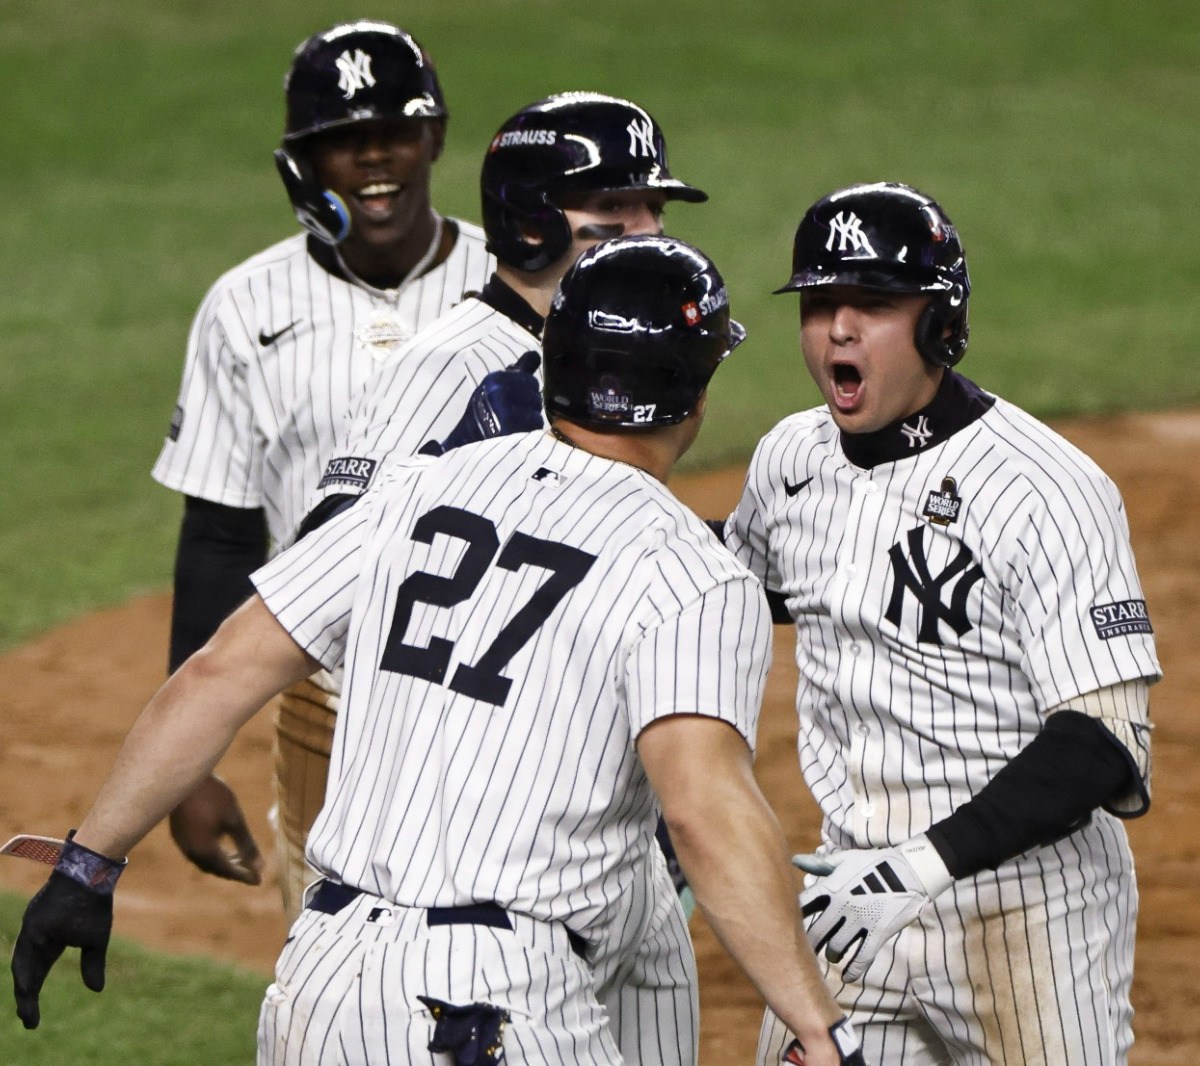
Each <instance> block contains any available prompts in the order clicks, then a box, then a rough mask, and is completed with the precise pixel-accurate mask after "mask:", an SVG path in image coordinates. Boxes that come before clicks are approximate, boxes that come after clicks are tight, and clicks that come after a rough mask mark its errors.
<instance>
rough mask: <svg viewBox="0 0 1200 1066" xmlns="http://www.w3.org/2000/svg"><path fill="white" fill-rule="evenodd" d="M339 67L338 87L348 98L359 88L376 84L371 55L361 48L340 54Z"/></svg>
mask: <svg viewBox="0 0 1200 1066" xmlns="http://www.w3.org/2000/svg"><path fill="white" fill-rule="evenodd" d="M337 68H338V72H339V77H338V88H339V89H341V90H342V93H343V95H344V96H345V97H346V99H347V100H349V99H350V97H352V96H353V95H354V94H355V93H356V92H358V91H359V89H365V88H366V87H367V86H368V85H374V84H375V75H374V74H372V73H371V57H370V56H369V55H367V53H366V52H364V51H363V50H362V49H361V48H356V49H355V50H354V51H353V52H349V51H346V52H343V53H342V54H341V55H340V56H338V57H337Z"/></svg>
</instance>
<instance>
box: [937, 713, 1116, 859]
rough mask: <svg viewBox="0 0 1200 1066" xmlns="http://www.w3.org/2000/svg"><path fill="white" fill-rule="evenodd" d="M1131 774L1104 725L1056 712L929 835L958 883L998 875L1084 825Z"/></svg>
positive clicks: (1078, 715) (1085, 717)
mask: <svg viewBox="0 0 1200 1066" xmlns="http://www.w3.org/2000/svg"><path fill="white" fill-rule="evenodd" d="M1132 773H1133V770H1132V767H1131V765H1130V760H1129V758H1128V756H1126V755H1125V754H1124V752H1123V751H1122V749H1121V746H1120V745H1119V744H1117V743H1114V740H1113V738H1112V735H1111V734H1110V733H1109V731H1108V730H1107V729H1105V728H1104V725H1103V724H1102V723H1101V722H1100V721H1098V720H1097V719H1095V718H1091V717H1089V716H1088V715H1086V714H1083V713H1081V712H1079V711H1070V710H1066V711H1057V712H1055V713H1054V714H1052V715H1050V717H1049V718H1047V719H1046V725H1045V727H1044V728H1043V729H1042V731H1041V732H1040V733H1039V734H1038V735H1037V736H1036V737H1034V738H1033V740H1032V741H1031V742H1030V743H1029V744H1028V746H1026V747H1025V748H1024V749H1023V750H1022V751H1021V752H1019V753H1018V754H1017V756H1016V758H1014V759H1013V760H1012V761H1011V762H1010V763H1008V765H1007V766H1005V767H1004V768H1003V769H1001V770H1000V771H999V772H998V773H997V774H996V776H995V777H993V778H992V779H991V781H989V782H988V783H987V784H986V785H985V786H984V787H983V788H982V789H981V790H980V791H979V792H978V793H977V794H976V795H975V796H974V797H973V798H972V799H971V800H970V801H969V802H967V803H964V804H963V805H962V806H961V807H959V808H958V810H956V811H955V812H954V813H953V814H952V815H950V817H949V818H945V819H943V820H942V821H940V822H937V823H936V824H934V825H933V826H931V827H930V829H929V838H930V840H931V841H932V842H933V845H934V847H935V848H937V850H938V853H939V854H940V855H941V857H942V859H943V860H944V861H945V863H946V868H947V869H948V870H949V871H950V873H951V874H952V875H953V876H954V877H956V878H958V877H968V876H970V875H971V874H976V873H978V872H979V871H980V870H994V869H996V867H997V866H999V865H1000V864H1001V863H1002V862H1005V861H1006V860H1008V859H1011V858H1013V857H1014V856H1016V855H1020V854H1021V853H1022V852H1024V851H1028V850H1029V849H1030V848H1033V847H1038V846H1041V845H1043V844H1050V843H1053V842H1054V841H1055V840H1060V839H1062V838H1063V837H1064V836H1066V835H1067V834H1068V833H1071V832H1073V831H1074V830H1076V829H1078V828H1080V827H1081V826H1083V825H1085V824H1086V823H1087V821H1088V819H1089V818H1090V817H1091V814H1092V811H1093V810H1095V809H1096V808H1097V807H1099V806H1100V805H1101V804H1102V803H1105V802H1106V801H1107V800H1109V799H1111V798H1112V797H1113V796H1115V795H1117V794H1118V793H1119V792H1120V791H1121V790H1122V789H1124V788H1127V787H1128V786H1129V779H1130V775H1131V774H1132Z"/></svg>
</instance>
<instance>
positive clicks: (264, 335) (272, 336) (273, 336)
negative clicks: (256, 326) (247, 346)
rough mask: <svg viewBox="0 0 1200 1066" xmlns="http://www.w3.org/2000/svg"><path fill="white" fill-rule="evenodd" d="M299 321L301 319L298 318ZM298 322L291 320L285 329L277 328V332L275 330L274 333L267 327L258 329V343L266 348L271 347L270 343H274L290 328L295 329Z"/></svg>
mask: <svg viewBox="0 0 1200 1066" xmlns="http://www.w3.org/2000/svg"><path fill="white" fill-rule="evenodd" d="M299 321H300V320H299V319H296V322H299ZM296 322H289V323H288V324H287V325H286V326H284V327H283V329H281V330H276V332H274V333H268V332H267V331H266V330H265V329H260V330H259V331H258V343H259V344H261V345H262V346H263V347H264V348H266V347H269V346H270V345H272V344H274V343H275V342H276V341H277V340H279V338H280V337H282V336H283V335H284V334H285V333H287V331H288V330H290V329H295V328H296Z"/></svg>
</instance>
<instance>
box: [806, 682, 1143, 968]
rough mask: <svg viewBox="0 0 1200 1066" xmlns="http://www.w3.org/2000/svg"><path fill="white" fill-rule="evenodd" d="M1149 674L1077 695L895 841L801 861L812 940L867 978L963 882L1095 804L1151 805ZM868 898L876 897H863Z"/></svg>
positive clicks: (1054, 836) (1122, 809)
mask: <svg viewBox="0 0 1200 1066" xmlns="http://www.w3.org/2000/svg"><path fill="white" fill-rule="evenodd" d="M1147 687H1148V686H1147V684H1146V682H1145V681H1134V682H1125V683H1122V684H1119V685H1114V686H1109V687H1108V688H1105V689H1101V690H1098V691H1096V692H1092V693H1087V694H1085V695H1083V696H1079V697H1076V698H1075V699H1073V700H1070V701H1068V702H1067V703H1064V704H1062V705H1060V706H1058V707H1056V708H1054V709H1053V710H1052V712H1051V713H1050V714H1049V715H1048V716H1047V718H1046V721H1045V725H1044V727H1043V728H1042V730H1041V732H1039V733H1038V735H1037V736H1036V737H1034V739H1033V740H1032V741H1030V743H1029V744H1027V745H1026V746H1025V747H1024V748H1023V749H1022V750H1021V751H1020V752H1018V753H1017V754H1016V756H1014V757H1013V758H1012V759H1011V760H1010V761H1009V762H1008V763H1006V764H1005V765H1004V766H1003V767H1002V768H1001V769H1000V770H999V771H997V773H996V774H995V775H994V776H993V777H992V778H991V779H990V780H989V781H988V782H987V784H986V785H984V787H983V788H982V789H980V791H979V792H978V793H976V794H975V795H974V796H973V797H972V798H971V799H970V800H969V801H967V802H966V803H964V804H962V805H960V806H959V807H958V808H957V809H956V810H955V811H954V813H953V814H951V815H950V816H949V817H947V818H943V819H942V820H941V821H939V822H936V823H934V824H933V825H932V826H931V827H930V828H929V829H928V830H927V831H926V832H925V833H922V834H920V835H919V836H917V837H914V838H912V839H911V840H908V841H905V842H904V843H903V844H900V845H898V846H897V847H894V848H882V849H879V848H864V849H855V850H850V851H843V852H835V853H834V854H832V855H827V856H797V857H796V863H797V865H798V866H800V867H801V869H804V870H806V871H807V872H808V873H813V874H817V875H819V880H818V881H817V882H816V883H815V884H813V885H812V886H810V887H809V888H808V889H806V890H805V892H804V895H803V897H802V902H803V905H804V912H805V915H806V916H809V917H811V918H812V921H811V922H810V924H809V937H810V939H811V940H812V942H813V946H814V947H815V948H816V949H817V950H818V951H819V950H824V951H825V952H826V954H827V955H828V957H829V958H830V959H832V960H833V961H835V962H836V961H840V960H842V959H843V958H846V959H848V960H849V961H848V962H847V965H846V968H845V970H844V971H843V975H844V976H845V978H846V980H848V981H855V980H858V979H859V978H861V977H862V975H863V974H864V973H865V972H866V969H867V967H868V966H869V965H870V963H871V961H872V959H873V958H874V957H875V955H876V953H877V952H878V950H879V948H880V947H882V945H883V944H885V943H886V942H887V941H888V940H890V939H891V938H892V937H893V936H895V935H896V934H897V933H898V932H899V931H900V930H901V929H902V928H903V927H904V926H905V925H907V924H908V923H909V922H911V921H912V920H913V919H914V918H915V917H916V916H917V914H918V913H919V912H920V910H921V909H922V908H923V907H924V905H925V904H926V903H928V902H929V900H930V899H932V898H935V897H936V896H938V895H940V894H941V893H942V892H943V891H945V890H946V889H948V888H949V887H950V885H952V884H953V883H954V882H955V881H956V880H959V879H961V878H965V877H971V876H973V875H974V874H977V873H980V872H981V871H983V870H989V869H990V870H994V869H996V868H997V867H998V866H1000V865H1001V864H1002V863H1004V862H1007V861H1008V860H1009V859H1013V858H1015V857H1016V856H1018V855H1021V854H1022V853H1024V852H1026V851H1029V850H1030V849H1032V848H1036V847H1043V846H1045V845H1047V844H1051V843H1054V842H1055V841H1057V840H1060V839H1062V838H1063V837H1065V836H1067V835H1068V834H1070V833H1071V832H1073V831H1074V830H1076V829H1079V828H1081V827H1082V826H1083V825H1086V824H1087V822H1088V820H1089V819H1090V818H1091V816H1092V813H1093V812H1094V811H1095V810H1096V809H1097V808H1101V807H1103V808H1107V809H1111V810H1114V812H1116V813H1121V814H1123V815H1125V816H1127V817H1128V816H1136V815H1137V814H1140V813H1143V812H1144V811H1145V809H1146V807H1148V805H1149V793H1148V780H1149V769H1150V766H1149V758H1150V755H1149V741H1148V739H1147V736H1148V726H1145V727H1143V728H1138V723H1144V722H1146V703H1147ZM864 901H869V903H864Z"/></svg>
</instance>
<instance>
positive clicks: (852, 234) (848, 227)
mask: <svg viewBox="0 0 1200 1066" xmlns="http://www.w3.org/2000/svg"><path fill="white" fill-rule="evenodd" d="M835 240H836V241H837V242H838V247H837V250H838V251H839V252H846V251H855V252H863V253H864V254H866V255H869V256H873V255H875V249H874V248H872V247H871V242H870V241H869V240H868V239H867V235H866V234H865V233H863V231H862V219H860V218H859V217H858V215H856V214H855V213H854V212H853V211H851V212H850V217H849V218H847V217H846V215H845V213H844V212H842V211H839V212H838V213H837V214H836V215H834V216H833V219H832V220H831V221H830V223H829V240H827V241H826V242H825V250H826V251H827V252H829V251H832V250H833V242H834V241H835Z"/></svg>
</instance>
